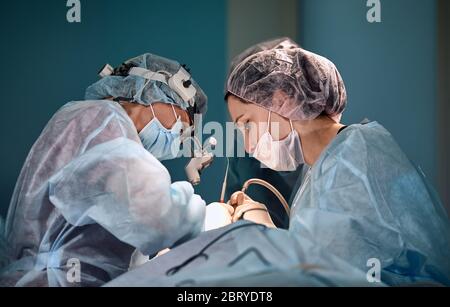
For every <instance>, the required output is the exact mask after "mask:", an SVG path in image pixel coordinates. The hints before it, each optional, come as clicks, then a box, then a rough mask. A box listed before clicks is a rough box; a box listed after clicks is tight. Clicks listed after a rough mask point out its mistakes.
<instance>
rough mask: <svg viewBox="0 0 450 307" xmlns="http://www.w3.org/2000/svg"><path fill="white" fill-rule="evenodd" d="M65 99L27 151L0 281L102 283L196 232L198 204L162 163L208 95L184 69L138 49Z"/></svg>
mask: <svg viewBox="0 0 450 307" xmlns="http://www.w3.org/2000/svg"><path fill="white" fill-rule="evenodd" d="M101 76H102V77H103V78H102V79H100V80H99V81H98V82H96V83H95V84H93V85H91V86H89V88H88V89H87V90H86V97H85V98H86V100H84V101H74V102H70V103H68V104H66V105H65V106H63V107H62V108H61V109H60V110H59V111H58V112H57V113H56V114H55V115H54V116H53V118H52V119H51V120H50V122H49V123H48V124H47V126H46V127H45V129H44V131H43V132H42V134H41V135H40V137H39V138H38V140H37V141H36V143H35V144H34V146H33V148H32V149H31V151H30V153H29V155H28V158H27V160H26V162H25V164H24V166H23V169H22V172H21V174H20V177H19V179H18V181H17V184H16V187H15V191H14V194H13V196H12V200H11V204H10V208H9V213H8V217H7V221H6V225H5V227H4V228H5V229H4V237H5V238H6V244H2V245H3V246H4V245H8V252H7V258H8V262H9V265H8V266H6V267H5V268H4V269H3V270H2V271H1V276H0V285H2V286H99V285H102V284H104V283H106V282H108V281H110V280H112V279H114V278H115V277H117V276H119V275H120V274H122V273H124V272H126V271H127V270H128V268H129V264H130V260H131V257H132V254H133V253H134V252H135V250H138V251H139V252H141V253H142V254H145V255H154V254H156V253H158V252H159V251H161V250H163V249H165V248H170V247H172V246H174V245H177V244H180V243H182V242H185V241H186V240H189V239H190V238H193V237H195V236H196V235H197V234H198V233H199V232H200V231H201V230H202V228H203V224H204V220H205V211H206V210H205V202H204V201H203V200H202V199H201V197H200V196H198V195H195V194H194V189H193V187H192V185H191V184H190V183H188V182H176V183H172V182H171V178H170V175H169V173H168V171H167V170H166V169H165V168H164V167H163V165H162V164H161V163H160V161H164V160H169V159H173V158H176V157H177V156H178V154H179V150H180V142H181V140H182V139H183V133H184V131H189V128H190V126H191V125H192V123H193V121H192V119H193V116H194V115H195V114H204V113H205V112H206V108H207V97H206V95H205V94H204V92H203V91H202V89H201V88H200V87H199V85H198V84H197V83H196V82H195V80H194V79H192V77H191V75H190V73H189V71H188V69H186V68H185V67H183V66H182V65H180V64H179V63H177V62H176V61H173V60H169V59H166V58H163V57H160V56H156V55H152V54H144V55H142V56H139V57H136V58H133V59H131V60H129V61H126V62H125V63H123V64H122V65H120V66H119V67H117V68H115V69H114V68H112V67H111V66H105V68H104V69H103V70H102V71H101Z"/></svg>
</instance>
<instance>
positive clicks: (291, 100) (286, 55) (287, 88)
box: [226, 38, 347, 121]
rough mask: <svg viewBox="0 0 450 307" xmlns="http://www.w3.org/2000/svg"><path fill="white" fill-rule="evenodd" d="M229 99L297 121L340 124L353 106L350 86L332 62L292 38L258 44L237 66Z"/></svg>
mask: <svg viewBox="0 0 450 307" xmlns="http://www.w3.org/2000/svg"><path fill="white" fill-rule="evenodd" d="M226 94H227V95H228V94H232V95H234V96H237V97H239V98H241V99H243V100H245V101H247V102H250V103H254V104H256V105H259V106H261V107H263V108H265V109H267V110H269V111H272V112H274V113H277V114H279V115H281V116H283V117H285V118H288V119H291V120H309V119H314V118H317V117H318V116H319V115H322V114H325V115H328V116H329V117H331V118H333V119H334V120H335V121H340V118H341V116H342V112H343V111H344V110H345V107H346V103H347V94H346V90H345V85H344V81H343V80H342V78H341V75H340V74H339V72H338V70H337V68H336V66H335V65H334V64H333V63H332V62H331V61H330V60H328V59H326V58H324V57H322V56H319V55H317V54H314V53H312V52H309V51H307V50H305V49H303V48H301V47H300V46H299V45H298V44H297V43H295V42H294V41H292V40H291V39H289V38H280V39H275V40H272V41H268V42H264V43H261V44H258V45H255V46H253V47H251V48H249V49H247V50H246V51H244V52H243V53H242V54H240V55H239V56H237V57H236V58H235V59H234V60H233V62H232V65H231V69H230V72H229V75H228V80H227V84H226Z"/></svg>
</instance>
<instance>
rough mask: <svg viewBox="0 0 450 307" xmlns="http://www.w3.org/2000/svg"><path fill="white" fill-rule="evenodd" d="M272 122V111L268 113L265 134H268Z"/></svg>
mask: <svg viewBox="0 0 450 307" xmlns="http://www.w3.org/2000/svg"><path fill="white" fill-rule="evenodd" d="M271 120H272V111H269V118H268V119H267V132H269V133H270V124H271Z"/></svg>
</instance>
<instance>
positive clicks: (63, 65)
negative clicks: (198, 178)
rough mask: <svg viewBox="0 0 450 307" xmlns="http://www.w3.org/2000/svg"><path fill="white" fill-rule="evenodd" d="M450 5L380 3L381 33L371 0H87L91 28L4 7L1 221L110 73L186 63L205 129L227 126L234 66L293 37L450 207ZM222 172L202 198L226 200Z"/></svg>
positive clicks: (206, 182) (218, 167)
mask: <svg viewBox="0 0 450 307" xmlns="http://www.w3.org/2000/svg"><path fill="white" fill-rule="evenodd" d="M444 1H448V0H427V1H424V0H382V1H381V3H382V23H380V24H369V23H368V22H367V20H366V12H367V10H368V8H367V7H366V0H339V1H338V0H214V1H211V0H194V1H190V2H186V1H182V0H165V1H164V0H130V1H123V0H82V1H81V3H82V22H81V24H69V23H68V22H67V21H66V13H67V10H68V8H67V7H66V0H46V1H33V0H21V1H4V2H3V3H2V10H1V12H0V15H1V18H0V39H1V42H2V48H1V49H0V65H1V66H0V67H2V73H1V74H0V88H1V89H2V92H1V106H2V108H1V112H0V118H1V120H0V125H1V126H0V128H1V130H0V136H1V140H2V147H1V148H2V150H1V152H0V215H2V216H5V215H6V211H7V207H8V205H9V201H10V198H11V194H12V192H13V188H14V185H15V182H16V180H17V177H18V175H19V172H20V169H21V167H22V165H23V162H24V161H25V158H26V155H27V153H28V151H29V150H30V148H31V146H32V144H33V142H34V141H35V140H36V138H37V137H38V136H39V134H40V133H41V131H42V129H43V128H44V126H45V124H46V123H47V122H48V120H49V119H50V117H51V116H52V114H53V113H54V112H55V111H56V110H57V109H58V108H59V107H60V106H62V105H63V104H65V103H66V102H68V101H71V100H78V99H83V96H84V90H85V88H86V87H87V86H88V85H89V84H91V83H92V82H94V81H96V80H97V72H98V70H99V68H100V67H101V66H102V65H103V64H105V63H110V64H112V65H117V64H120V63H121V62H122V61H124V60H126V59H128V58H130V57H133V56H136V55H139V54H141V53H144V52H153V53H156V54H161V55H164V56H166V57H170V58H174V59H177V60H178V61H180V62H183V63H186V64H188V65H189V66H190V67H191V68H192V72H193V74H194V78H195V79H196V80H197V81H198V82H199V83H200V84H201V85H202V87H203V88H204V89H205V91H206V93H207V94H208V96H209V100H210V108H209V112H208V114H207V117H206V121H219V122H223V121H225V120H226V118H227V115H226V106H225V104H224V103H223V97H222V89H223V84H224V79H225V75H226V70H227V62H228V60H229V59H230V58H231V57H232V56H233V55H235V54H236V53H238V52H239V51H240V50H243V49H244V48H246V47H248V46H250V45H251V44H253V43H255V42H258V41H261V40H265V39H270V38H273V37H275V36H285V35H288V36H291V37H294V38H297V40H298V41H299V42H300V43H301V44H302V45H303V46H304V47H305V48H307V49H310V50H312V51H315V52H317V53H320V54H322V55H324V56H326V57H328V58H330V59H331V60H333V61H334V62H335V63H336V64H337V66H338V67H339V69H340V71H341V73H342V75H343V77H344V79H345V81H346V84H347V90H348V93H349V105H348V109H347V111H346V113H345V116H344V122H345V123H349V124H350V123H355V122H359V121H360V120H362V119H363V118H366V117H367V118H370V119H372V120H377V121H379V122H380V123H382V124H383V125H384V126H385V127H386V128H388V129H389V130H390V131H391V132H392V134H393V135H394V137H395V138H396V139H397V141H398V142H399V143H400V145H401V147H402V148H403V149H404V150H405V152H406V153H407V155H408V156H409V157H410V158H411V159H412V160H413V161H414V162H416V163H417V164H419V165H420V166H421V167H422V168H423V170H424V171H425V173H426V174H427V175H428V176H429V178H430V179H431V181H432V182H433V183H434V184H435V186H437V177H438V173H439V171H440V173H441V178H442V179H441V182H440V186H441V195H444V192H445V191H447V193H446V195H447V206H448V208H449V209H450V203H448V199H449V196H448V195H449V193H448V190H449V188H450V185H449V184H448V171H447V173H446V170H448V165H449V164H448V131H450V129H448V125H447V124H446V120H447V119H448V116H450V114H447V115H446V114H444V113H448V105H449V102H450V101H449V98H448V97H449V96H448V89H449V88H450V86H449V85H450V84H445V83H448V75H449V74H450V72H449V71H448V68H445V69H444V67H448V58H449V55H448V52H445V51H443V50H448V29H447V30H446V31H442V28H444V27H447V28H448V22H444V21H445V20H448V18H447V19H445V17H448V15H449V14H450V12H448V13H445V12H442V11H443V10H444V9H446V10H447V11H448V5H442V3H443V2H444ZM437 2H439V3H441V6H440V7H439V9H438V6H437ZM438 11H440V12H441V14H440V15H441V16H443V17H442V18H441V19H442V20H443V21H442V22H441V23H440V24H439V25H440V26H439V27H440V28H441V32H440V33H441V34H440V36H439V37H440V42H441V43H440V45H441V46H442V47H441V51H440V53H439V52H438V50H437V48H438V46H439V44H438V35H437V33H438V29H437V28H438V22H437V12H438ZM446 39H447V40H446ZM445 41H446V42H445ZM438 54H441V56H440V60H439V62H438V58H437V55H438ZM442 62H445V63H447V65H442V64H441V63H442ZM438 67H439V68H440V75H441V76H443V77H441V78H440V84H441V89H442V90H441V94H440V97H441V98H440V101H441V103H440V106H441V107H440V109H438V103H437V100H438V95H437V85H438V83H439V82H438V80H437V78H438V77H437V75H438V69H437V68H438ZM444 77H445V78H444ZM438 115H439V116H438ZM439 122H440V127H441V128H440V130H439V128H438V127H439ZM445 129H448V130H447V133H442V131H444V130H445ZM439 131H440V132H441V133H440V134H439V133H438V132H439ZM438 135H441V136H440V139H438ZM445 138H447V142H446V143H445V142H444V141H445ZM443 140H444V141H443ZM442 144H446V145H445V146H442ZM438 145H439V146H438ZM445 148H447V149H445ZM438 156H440V157H441V159H440V160H438ZM438 161H440V162H438ZM444 162H445V163H446V164H445V163H444ZM185 163H186V160H179V161H172V162H170V163H166V165H167V166H168V168H169V169H170V171H171V174H172V177H173V180H183V179H185V175H184V171H183V168H184V164H185ZM445 165H446V166H445ZM223 173H224V161H223V159H216V161H215V163H214V165H213V166H212V167H211V168H209V169H208V170H206V172H205V173H204V176H203V183H202V184H201V185H200V186H199V187H197V192H198V193H200V194H201V195H202V196H203V197H204V198H205V199H206V200H207V201H208V202H211V201H216V200H217V198H218V196H219V193H220V183H218V182H220V181H221V180H222V176H223ZM443 191H444V192H443Z"/></svg>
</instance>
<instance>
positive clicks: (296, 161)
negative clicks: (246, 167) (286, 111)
mask: <svg viewBox="0 0 450 307" xmlns="http://www.w3.org/2000/svg"><path fill="white" fill-rule="evenodd" d="M271 115H272V112H269V119H268V124H267V131H266V132H265V133H264V134H263V135H262V136H261V138H260V139H259V141H258V144H257V145H256V148H255V151H254V152H253V157H254V158H255V159H257V160H258V161H259V162H261V163H262V164H264V165H265V166H267V167H268V168H270V169H273V170H274V171H278V172H287V171H295V170H296V169H297V167H298V166H299V165H300V164H304V163H305V160H304V158H303V151H302V146H301V142H300V137H299V136H298V133H297V131H295V130H294V127H293V125H292V121H289V122H290V124H291V133H289V135H288V136H287V137H286V138H285V139H284V140H280V141H275V140H274V139H273V137H272V135H271V134H270V123H271Z"/></svg>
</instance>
